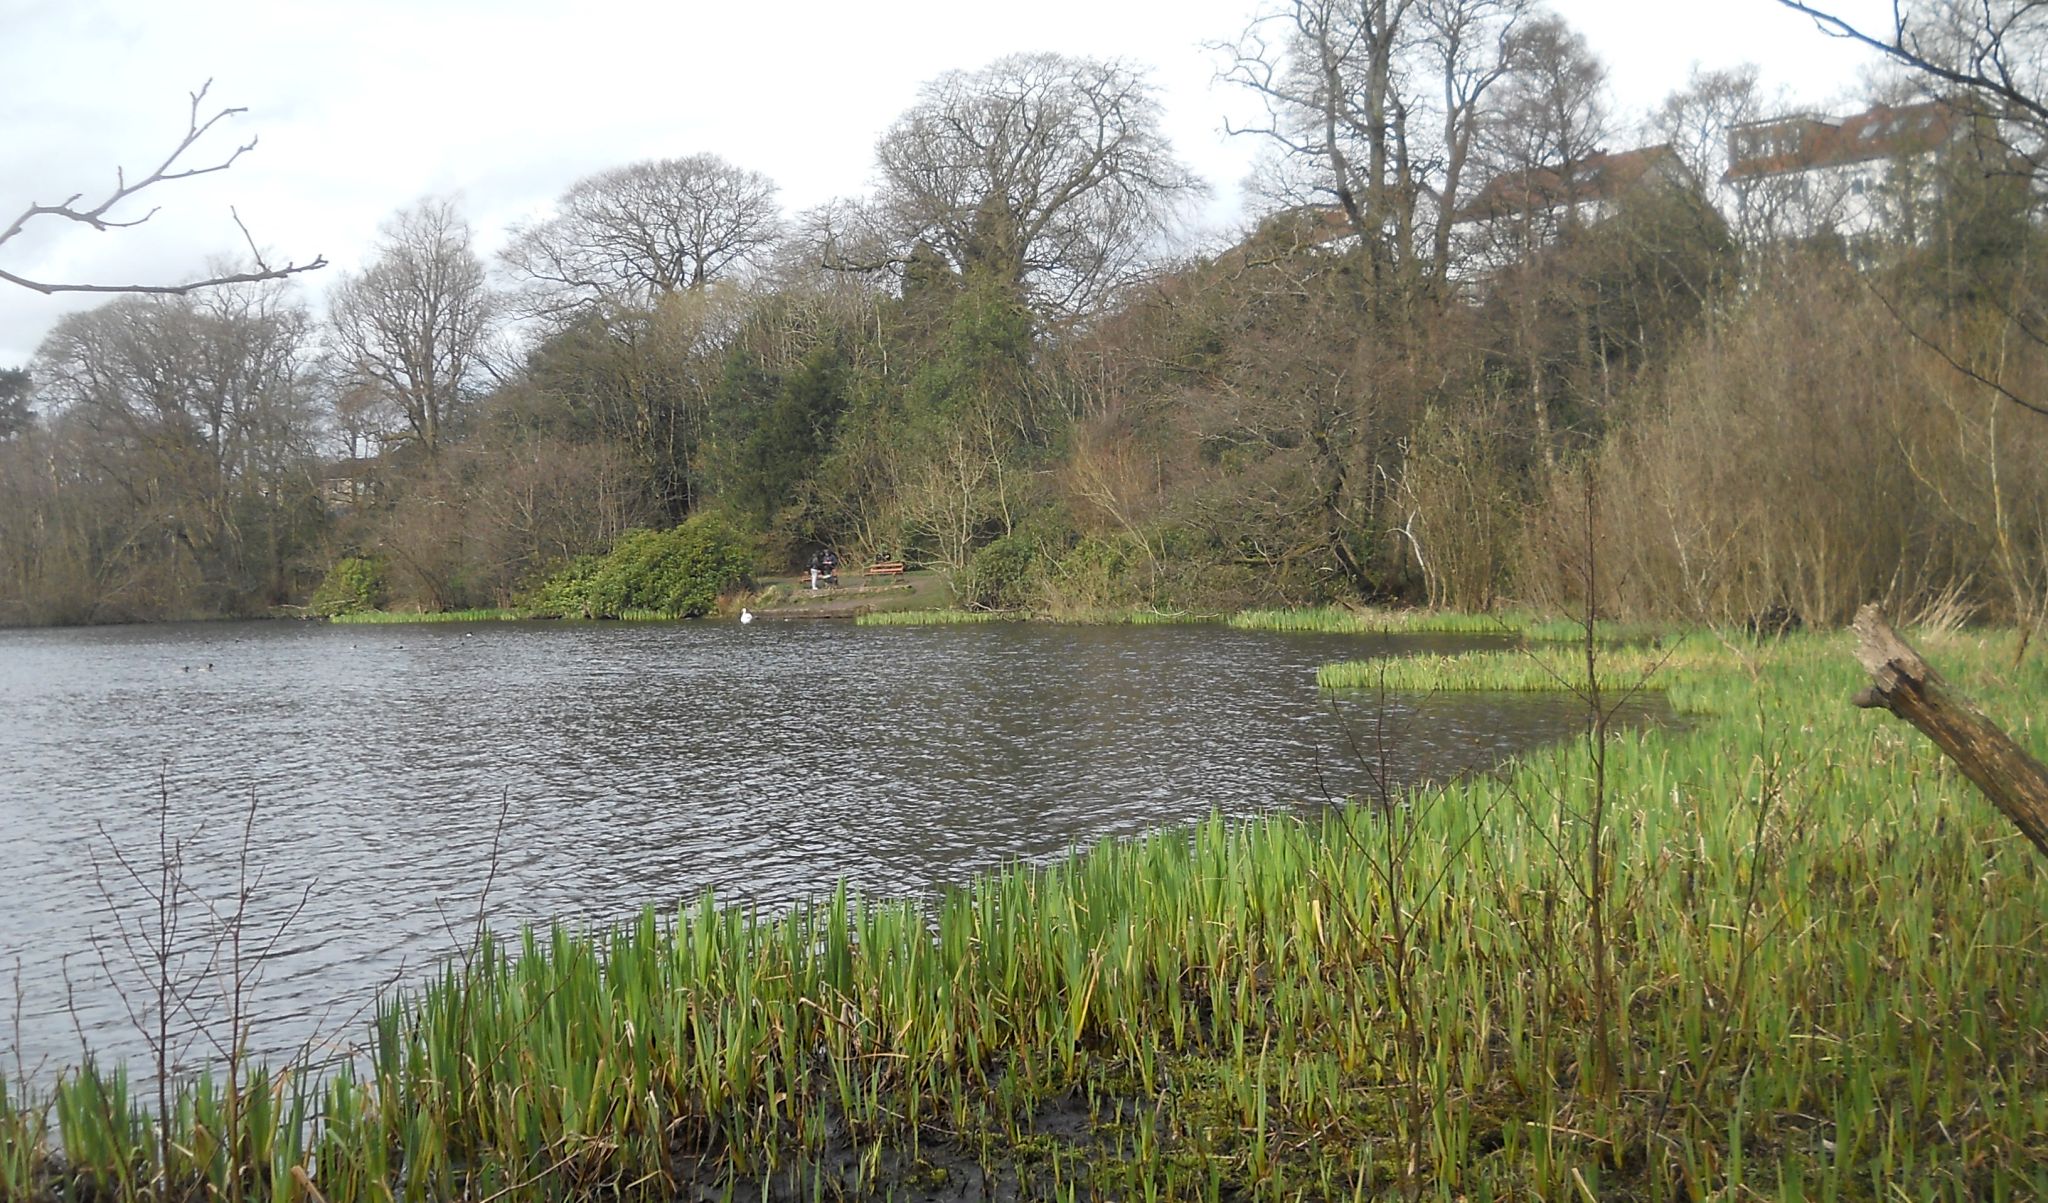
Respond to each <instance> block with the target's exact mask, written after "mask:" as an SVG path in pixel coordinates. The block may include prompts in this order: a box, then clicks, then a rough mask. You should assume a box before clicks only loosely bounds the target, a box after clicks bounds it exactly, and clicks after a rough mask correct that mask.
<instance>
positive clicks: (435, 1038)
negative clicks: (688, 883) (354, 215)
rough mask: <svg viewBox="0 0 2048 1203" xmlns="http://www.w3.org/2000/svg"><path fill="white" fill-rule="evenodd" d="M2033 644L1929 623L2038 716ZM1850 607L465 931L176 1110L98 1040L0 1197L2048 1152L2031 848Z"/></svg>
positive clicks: (933, 1180) (1034, 1177)
mask: <svg viewBox="0 0 2048 1203" xmlns="http://www.w3.org/2000/svg"><path fill="white" fill-rule="evenodd" d="M904 621H908V620H904ZM963 621H986V620H985V619H980V618H972V619H964V620H963ZM1260 621H1262V622H1265V623H1267V624H1268V625H1272V626H1279V624H1280V623H1281V621H1283V620H1280V619H1277V618H1274V619H1262V620H1260ZM1285 621H1295V620H1291V619H1290V620H1285ZM1299 621H1301V622H1302V623H1303V624H1304V625H1303V626H1302V627H1301V628H1299V629H1323V628H1322V627H1320V626H1317V625H1316V624H1318V623H1326V622H1335V621H1340V620H1338V619H1335V618H1332V617H1330V616H1324V617H1322V618H1303V619H1300V620H1299ZM1342 621H1348V620H1342ZM1446 621H1448V620H1446ZM2018 638H2019V636H2018V635H2017V634H2016V633H2014V632H2009V631H1989V632H1983V631H1980V632H1966V633H1954V632H1950V633H1941V632H1936V633H1932V634H1929V635H1927V636H1925V637H1924V639H1923V645H1924V646H1925V647H1926V649H1927V650H1928V651H1929V653H1930V654H1931V655H1932V656H1934V657H1936V658H1937V659H1938V660H1939V662H1940V663H1941V664H1942V666H1943V668H1944V670H1945V671H1946V672H1948V673H1949V674H1950V675H1951V676H1952V678H1953V679H1954V680H1956V681H1957V682H1958V684H1959V685H1960V686H1962V687H1963V688H1965V689H1967V690H1968V691H1970V692H1972V693H1973V694H1975V695H1976V696H1977V697H1978V698H1979V699H1980V700H1981V701H1982V702H1983V703H1984V704H1985V705H1986V706H1987V707H1988V708H1990V709H1992V710H1994V711H1995V712H2002V713H2005V714H2010V715H2025V714H2027V713H2029V706H2028V702H2029V701H2030V700H2032V701H2034V702H2038V700H2039V699H2040V698H2041V697H2043V696H2048V661H2044V659H2043V658H2041V657H2034V658H2032V660H2031V661H2025V662H2020V663H2019V664H2018V665H2017V666H2015V657H2014V656H2013V651H2014V647H2015V641H2016V640H2017V639H2018ZM1848 647H1849V644H1848V638H1847V636H1846V635H1844V634H1841V633H1796V634H1791V635H1788V636H1785V637H1783V638H1780V639H1775V640H1767V641H1763V642H1757V641H1754V640H1751V639H1748V638H1746V637H1742V636H1729V637H1727V638H1717V637H1715V636H1712V635H1710V634H1706V633H1691V634H1687V635H1682V636H1676V637H1672V638H1670V639H1669V641H1668V642H1666V643H1664V644H1663V645H1661V646H1652V645H1648V644H1625V645H1621V646H1612V647H1606V648H1603V649H1601V651H1600V657H1599V660H1598V662H1597V666H1596V669H1597V672H1598V674H1599V677H1600V679H1601V680H1602V682H1603V683H1602V686H1601V688H1602V690H1603V691H1606V692H1607V693H1608V694H1609V695H1610V696H1613V695H1619V694H1621V693H1623V692H1626V691H1627V690H1629V689H1631V688H1634V687H1636V686H1638V685H1640V684H1642V679H1643V676H1644V675H1645V674H1652V675H1650V677H1649V684H1650V685H1651V686H1653V687H1655V688H1658V689H1662V690H1664V691H1666V692H1667V694H1669V695H1670V696H1671V697H1672V699H1673V704H1674V706H1676V707H1677V708H1678V709H1680V710H1682V711H1684V712H1686V713H1688V714H1690V715H1693V716H1696V721H1695V722H1693V723H1691V724H1689V725H1688V726H1687V727H1685V728H1684V729H1680V730H1660V729H1655V728H1651V729H1645V730H1640V731H1637V730H1627V731H1623V730H1615V731H1613V732H1612V733H1611V734H1609V735H1607V736H1606V738H1604V739H1603V738H1591V737H1589V738H1587V739H1585V740H1580V741H1574V742H1573V743H1571V744H1568V745H1565V746H1562V747H1558V748H1554V749H1550V750H1548V751H1545V752H1539V753H1535V754H1531V755H1528V756H1525V757H1522V758H1521V759H1519V760H1518V761H1515V762H1513V763H1511V764H1510V765H1509V766H1508V767H1507V768H1505V769H1504V770H1502V771H1501V772H1499V773H1496V774H1491V775H1484V776H1476V777H1472V778H1469V779H1465V780H1461V781H1457V782H1453V783H1450V784H1446V785H1441V786H1435V787H1430V788H1424V789H1419V790H1416V791H1411V792H1405V793H1400V794H1398V795H1396V794H1393V793H1391V792H1387V793H1384V794H1382V796H1377V797H1364V798H1356V799H1352V800H1351V801H1350V804H1349V805H1344V806H1338V807H1333V808H1331V809H1329V810H1327V811H1325V812H1323V813H1322V814H1320V815H1318V816H1314V817H1307V818H1303V817H1282V816H1275V817H1270V818H1266V819H1263V820H1258V821H1252V822H1245V823H1237V824H1227V823H1224V822H1221V821H1218V820H1211V821H1209V822H1206V823H1203V824H1200V825H1198V826H1196V827H1195V828H1194V829H1193V830H1191V831H1190V830H1186V829H1178V830H1169V831H1164V832H1160V833H1156V834H1153V835H1150V836H1147V837H1144V838H1140V839H1136V840H1131V841H1124V842H1106V843H1103V844H1099V845H1097V846H1095V847H1093V848H1090V849H1086V850H1082V851H1077V852H1075V853H1074V854H1072V855H1071V856H1069V857H1068V858H1066V859H1064V860H1061V861H1059V862H1058V863H1055V864H1051V865H1046V866H1035V867H1034V866H1016V867H1012V868H1010V869H1008V870H1006V871H1003V872H1001V873H998V874H995V875H992V876H989V877H986V878H983V879H981V880H979V881H976V882H974V883H972V884H970V885H968V886H966V887H965V888H962V889H959V890H956V891H953V892H949V893H946V894H945V895H943V896H941V897H939V898H936V899H933V900H926V901H918V900H908V901H876V900H870V899H863V898H858V897H853V896H850V895H849V894H848V893H847V892H846V890H845V889H844V888H843V887H842V888H841V889H839V890H837V891H836V892H833V893H831V894H830V895H829V896H827V897H825V898H822V899H821V900H820V901H818V902H817V903H815V904H813V905H811V906H809V907H804V908H799V909H797V910H795V911H793V912H791V913H789V914H786V915H779V916H768V915H757V914H753V913H750V912H748V911H745V910H741V909H737V908H732V907H724V906H721V905H720V904H719V903H718V901H717V900H716V899H713V898H710V897H705V898H703V899H701V900H698V901H697V902H695V903H694V904H686V905H684V906H683V907H681V908H680V909H679V910H677V911H675V912H673V913H671V914H667V915H657V914H655V913H654V912H652V911H649V912H647V913H645V914H643V915H642V916H641V917H640V918H639V920H638V921H637V922H632V923H628V924H625V925H622V926H619V927H616V928H612V929H607V930H599V931H593V932H588V933H583V932H574V931H571V930H568V929H566V928H563V927H559V926H557V927H554V928H552V929H548V930H529V931H526V932H523V933H521V934H519V935H516V936H510V937H502V936H489V935H487V936H485V937H484V938H483V939H482V940H481V942H480V945H479V946H478V947H477V948H475V949H472V950H471V951H470V952H469V953H467V954H466V955H465V956H463V957H462V958H461V959H460V960H456V961H451V962H449V963H448V964H447V965H445V966H444V967H443V969H442V970H441V972H440V974H439V976H438V977H436V978H434V979H433V980H431V981H430V982H428V983H426V984H424V985H423V986H420V987H418V988H415V989H412V990H408V991H405V992H402V993H399V994H397V995H395V996H392V997H390V998H388V999H387V1000H386V1002H385V1003H384V1005H383V1007H382V1009H381V1011H380V1013H379V1015H378V1017H377V1019H376V1021H375V1023H374V1024H373V1027H372V1032H371V1035H370V1050H369V1052H368V1054H367V1055H366V1056H365V1057H363V1058H362V1059H360V1060H359V1061H357V1062H355V1063H353V1064H351V1065H349V1066H345V1067H343V1068H341V1069H340V1070H338V1071H336V1072H334V1073H332V1074H330V1075H328V1076H326V1077H325V1078H316V1077H314V1076H313V1075H311V1074H310V1073H309V1072H307V1071H304V1070H299V1069H289V1068H280V1067H271V1068H256V1067H247V1066H245V1067H242V1072H241V1073H240V1075H239V1077H238V1079H233V1080H236V1081H237V1085H236V1086H235V1087H234V1088H233V1089H230V1088H229V1087H228V1086H227V1085H226V1084H225V1080H224V1079H223V1078H222V1077H221V1076H218V1075H202V1076H200V1077H198V1078H196V1079H188V1080H185V1081H182V1082H181V1083H180V1084H179V1087H178V1093H177V1095H176V1101H175V1102H174V1103H173V1105H172V1107H171V1108H170V1115H169V1120H168V1127H167V1129H165V1130H163V1131H161V1132H160V1131H159V1130H158V1129H157V1128H156V1125H155V1123H154V1120H153V1119H152V1117H151V1113H150V1111H149V1110H148V1109H146V1108H145V1107H144V1106H143V1105H142V1103H141V1102H140V1100H139V1099H138V1098H137V1097H135V1093H132V1092H131V1089H130V1085H129V1079H128V1077H127V1074H126V1072H125V1071H124V1070H122V1069H120V1068H117V1067H104V1066H97V1065H95V1064H93V1063H91V1062H87V1063H86V1064H85V1065H83V1066H81V1067H80V1068H78V1069H76V1070H75V1071H73V1072H71V1073H69V1074H68V1075H66V1076H65V1077H64V1078H63V1079H62V1080H61V1081H60V1082H59V1084H58V1085H57V1086H56V1088H55V1090H54V1094H53V1095H52V1096H50V1097H47V1098H45V1097H40V1096H34V1095H25V1094H23V1093H22V1092H21V1089H20V1087H19V1086H18V1084H0V1198H7V1199H24V1200H72V1199H89V1198H103V1199H121V1200H129V1199H134V1200H143V1199H148V1200H158V1199H171V1198H177V1199H235V1200H239V1199H244V1198H249V1199H255V1198H263V1199H275V1200H278V1201H280V1203H296V1201H300V1200H306V1201H309V1203H312V1201H325V1203H358V1201H362V1200H387V1199H397V1198H405V1199H456V1198H467V1199H491V1200H501V1199H505V1200H513V1199H531V1200H540V1199H550V1200H552V1199H564V1198H579V1199H583V1198H588V1199H595V1198H606V1199H613V1198H627V1199H650V1200H653V1199H674V1198H741V1197H745V1198H768V1199H790V1200H794V1199H799V1198H802V1199H810V1198H838V1197H858V1198H889V1197H894V1198H903V1199H912V1198H918V1199H926V1198H930V1199H938V1198H948V1199H951V1198H959V1199H970V1198H984V1197H991V1198H1033V1199H1035V1198H1057V1199H1069V1198H1073V1199H1080V1198H1104V1197H1113V1198H1122V1199H1131V1200H1137V1199H1161V1198H1178V1199H1327V1198H1382V1197H1410V1198H1434V1199H1487V1198H1551V1199H1562V1198H1582V1199H1594V1198H1598V1199H1645V1200H1657V1199H1704V1198H1727V1199H1733V1198H1742V1197H1763V1198H1778V1199H1809V1198H1811V1199H1873V1200H1874V1199H1880V1198H1882V1199H1900V1198H1910V1199H1956V1200H1962V1199H2015V1200H2017V1199H2022V1198H2039V1197H2044V1196H2048V950H2044V947H2043V944H2042V930H2043V927H2042V925H2043V922H2044V920H2043V916H2044V915H2048V874H2044V873H2043V872H2042V871H2041V866H2040V865H2039V863H2038V861H2037V859H2036V858H2035V856H2034V854H2033V852H2032V850H2031V849H2030V848H2029V847H2028V846H2027V844H2026V843H2025V841H2024V840H2023V839H2021V838H2019V837H2018V836H2017V835H2016V834H2015V833H2014V832H2012V831H2011V829H2010V828H2009V827H2007V826H2006V825H2005V824H2004V822H2003V820H2001V819H2000V818H1999V816H1998V815H1997V814H1996V812H1995V811H1994V810H1993V809H1992V808H1991V806H1990V805H1989V804H1988V803H1986V802H1984V800H1983V799H1982V798H1980V797H1978V796H1977V795H1976V794H1975V793H1974V791H1973V790H1972V789H1971V788H1970V787H1969V786H1968V784H1967V783H1966V782H1964V781H1963V780H1962V779H1961V778H1960V777H1959V776H1958V775H1957V774H1956V773H1955V772H1953V771H1952V770H1951V769H1950V768H1949V767H1948V766H1947V765H1946V764H1945V763H1944V762H1943V761H1942V760H1941V758H1940V756H1939V754H1938V753H1936V752H1935V751H1934V749H1932V748H1931V747H1930V746H1928V745H1927V743H1926V742H1925V741H1924V740H1921V739H1920V738H1919V737H1918V736H1917V735H1915V734H1914V733H1913V732H1912V731H1911V730H1909V729H1907V728H1906V727H1904V726H1903V725H1901V724H1896V723H1890V722H1880V721H1877V720H1875V719H1873V717H1872V716H1870V715H1866V714H1864V713H1862V712H1859V711H1857V710H1855V709H1852V708H1851V706H1850V705H1849V702H1848V699H1849V697H1850V695H1851V694H1852V693H1853V692H1854V689H1855V687H1856V685H1857V677H1858V673H1857V670H1856V668H1855V666H1854V664H1853V663H1852V662H1851V660H1850V657H1849V655H1848ZM1571 655H1572V656H1576V657H1578V659H1577V670H1578V673H1579V676H1578V678H1577V680H1576V683H1575V682H1574V679H1573V678H1572V676H1571V675H1570V670H1571V667H1572V665H1571V662H1570V660H1569V659H1568V658H1567V657H1565V656H1562V655H1560V654H1559V653H1558V651H1557V650H1555V649H1549V648H1544V647H1542V646H1537V647H1536V648H1535V649H1534V650H1533V651H1505V652H1489V653H1474V654H1468V655H1465V656H1456V657H1447V658H1422V659H1417V660H1415V661H1389V662H1381V663H1376V664H1375V665H1374V672H1373V673H1372V674H1353V675H1354V676H1355V677H1356V678H1357V679H1352V677H1347V678H1346V681H1345V683H1346V684H1351V685H1361V686H1364V687H1368V688H1379V689H1382V690H1387V691H1399V690H1403V689H1407V688H1411V687H1415V686H1420V685H1427V687H1428V688H1430V689H1460V688H1486V689H1500V688H1530V687H1543V685H1542V683H1543V682H1545V681H1549V682H1552V683H1554V684H1559V685H1560V686H1561V687H1570V688H1579V687H1581V686H1583V684H1584V680H1585V678H1584V673H1585V650H1584V649H1583V648H1581V649H1576V650H1574V651H1573V652H1572V653H1571ZM1341 668H1344V666H1332V667H1330V668H1327V669H1325V670H1324V672H1325V674H1326V676H1327V675H1336V674H1338V670H1339V669H1341ZM1367 677H1370V678H1371V679H1367ZM1325 683H1326V684H1331V683H1332V682H1331V681H1329V680H1326V681H1325ZM1596 727H1604V724H1596ZM2017 735H2018V737H2019V738H2020V739H2021V740H2022V741H2023V742H2026V743H2028V744H2030V746H2031V747H2032V748H2033V750H2034V751H2035V752H2036V753H2037V754H2040V753H2043V752H2044V751H2048V730H2044V729H2042V728H2040V727H2039V726H2038V725H2034V726H2032V727H2023V728H2022V729H2021V730H2020V731H2019V732H2017ZM1375 737H1376V738H1380V739H1386V740H1398V739H1399V738H1401V732H1399V731H1397V730H1394V731H1390V730H1381V731H1378V732H1376V733H1375ZM10 1090H11V1091H12V1093H9V1091H10ZM59 1132H61V1134H62V1135H61V1139H60V1137H59V1135H58V1134H59ZM160 1158H168V1162H169V1164H168V1165H167V1166H160V1165H159V1159H160Z"/></svg>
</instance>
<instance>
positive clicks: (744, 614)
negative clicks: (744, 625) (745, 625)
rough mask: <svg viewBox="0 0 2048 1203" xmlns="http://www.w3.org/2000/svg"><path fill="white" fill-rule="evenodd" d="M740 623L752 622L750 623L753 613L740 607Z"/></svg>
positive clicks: (752, 619)
mask: <svg viewBox="0 0 2048 1203" xmlns="http://www.w3.org/2000/svg"><path fill="white" fill-rule="evenodd" d="M740 621H741V622H752V621H754V612H753V611H752V610H749V609H747V608H746V607H745V606H741V607H740Z"/></svg>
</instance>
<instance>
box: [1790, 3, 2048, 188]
mask: <svg viewBox="0 0 2048 1203" xmlns="http://www.w3.org/2000/svg"><path fill="white" fill-rule="evenodd" d="M1778 3H1780V4H1782V5H1784V6H1785V7H1786V8H1789V9H1791V10H1793V11H1794V12H1799V13H1804V14H1806V15H1807V16H1809V17H1812V18H1813V20H1814V23H1815V24H1816V25H1818V26H1819V27H1820V28H1821V29H1822V30H1823V31H1824V32H1826V33H1829V34H1832V35H1833V36H1835V37H1841V38H1848V39H1850V40H1851V41H1855V42H1860V43H1862V44H1863V45H1865V46H1868V47H1870V48H1872V49H1873V50H1877V51H1879V52H1880V53H1882V54H1884V55H1885V56H1886V57H1888V58H1890V59H1891V60H1892V61H1893V62H1896V63H1899V64H1901V65H1903V66H1905V67H1908V68H1910V69H1912V70H1914V71H1917V72H1921V73H1923V74H1925V75H1927V76H1929V77H1930V78H1932V79H1934V80H1937V81H1939V82H1940V83H1941V84H1943V85H1945V90H1947V89H1961V90H1963V91H1966V92H1968V93H1971V94H1973V95H1975V96H1977V97H1979V98H1980V99H1982V100H1984V101H1986V102H1987V103H1988V104H1989V105H1990V106H1991V107H1992V108H1994V109H1995V110H1997V111H1998V112H1999V113H2000V114H2001V115H2002V116H2004V117H2005V118H2006V119H2007V120H2009V121H2012V122H2015V123H2017V124H2020V125H2023V126H2027V127H2031V130H2032V132H2033V136H2034V139H2035V152H2036V153H2035V156H2034V158H2033V162H2034V165H2035V166H2036V167H2037V168H2038V167H2039V166H2041V159H2040V157H2039V150H2040V141H2039V140H2040V139H2041V138H2043V137H2048V4H2044V3H2042V2H2041V0H1900V2H1897V3H1894V4H1893V5H1892V19H1891V21H1890V22H1889V23H1887V24H1886V25H1884V26H1861V25H1857V24H1855V23H1853V22H1851V21H1849V20H1846V19H1844V18H1842V17H1839V16H1836V15H1835V14H1833V13H1832V12H1829V11H1828V8H1829V7H1830V6H1827V5H1818V4H1806V3H1801V2H1800V0H1778Z"/></svg>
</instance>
